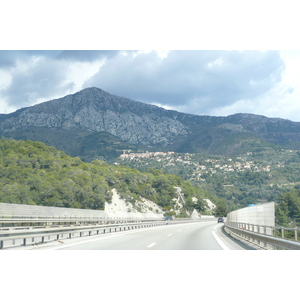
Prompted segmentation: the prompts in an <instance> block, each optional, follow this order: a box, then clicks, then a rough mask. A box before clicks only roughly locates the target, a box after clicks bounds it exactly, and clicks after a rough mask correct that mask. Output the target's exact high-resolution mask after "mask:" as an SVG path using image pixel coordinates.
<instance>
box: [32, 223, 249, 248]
mask: <svg viewBox="0 0 300 300" xmlns="http://www.w3.org/2000/svg"><path fill="white" fill-rule="evenodd" d="M171 222H172V221H171ZM171 222H169V224H168V225H166V226H158V227H149V228H142V229H135V230H129V231H123V232H114V233H109V234H104V235H101V236H96V237H82V238H77V239H72V240H64V242H63V243H62V244H60V245H55V246H51V247H46V248H45V249H49V250H245V249H244V248H243V247H241V246H240V245H239V244H237V243H235V242H234V241H233V240H232V239H230V238H228V237H227V236H226V235H225V234H224V233H223V231H222V226H223V224H222V223H219V224H218V223H217V222H216V221H205V222H196V223H184V224H174V225H173V224H171ZM38 248H39V247H37V248H36V249H38Z"/></svg>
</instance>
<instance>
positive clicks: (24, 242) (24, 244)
mask: <svg viewBox="0 0 300 300" xmlns="http://www.w3.org/2000/svg"><path fill="white" fill-rule="evenodd" d="M23 246H26V238H24V239H23Z"/></svg>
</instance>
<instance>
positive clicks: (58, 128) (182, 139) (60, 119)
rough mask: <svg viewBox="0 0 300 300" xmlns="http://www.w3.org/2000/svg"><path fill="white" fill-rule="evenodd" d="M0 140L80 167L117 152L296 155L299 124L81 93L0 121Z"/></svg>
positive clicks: (90, 91)
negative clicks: (278, 150)
mask: <svg viewBox="0 0 300 300" xmlns="http://www.w3.org/2000/svg"><path fill="white" fill-rule="evenodd" d="M0 136H4V137H7V138H15V139H24V140H26V139H30V140H35V141H41V142H44V143H45V144H47V145H49V146H54V147H56V148H57V149H59V150H63V151H65V152H66V153H67V154H69V155H71V156H79V157H81V158H86V161H90V160H93V159H97V158H99V157H107V156H108V155H111V156H114V157H117V156H119V155H120V154H122V149H133V148H134V147H140V148H141V149H149V148H151V151H175V152H190V153H193V152H202V153H208V154H222V155H237V154H239V153H245V152H247V151H254V150H255V149H262V148H263V147H275V146H280V147H287V148H290V149H299V150H300V123H297V122H291V121H289V120H283V119H277V118H267V117H264V116H259V115H254V114H235V115H231V116H228V117H211V116H197V115H192V114H185V113H179V112H176V111H172V110H166V109H163V108H161V107H157V106H155V105H149V104H144V103H141V102H138V101H134V100H130V99H126V98H123V97H118V96H115V95H111V94H109V93H107V92H105V91H103V90H101V89H99V88H95V87H93V88H87V89H85V90H82V91H80V92H78V93H75V94H73V95H67V96H65V97H63V98H60V99H55V100H51V101H47V102H45V103H41V104H38V105H35V106H32V107H29V108H22V109H20V110H18V111H16V112H14V113H12V114H7V115H4V114H2V115H0Z"/></svg>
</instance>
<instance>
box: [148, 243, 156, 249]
mask: <svg viewBox="0 0 300 300" xmlns="http://www.w3.org/2000/svg"><path fill="white" fill-rule="evenodd" d="M154 245H156V243H152V244H150V245H149V246H147V248H151V247H153V246H154Z"/></svg>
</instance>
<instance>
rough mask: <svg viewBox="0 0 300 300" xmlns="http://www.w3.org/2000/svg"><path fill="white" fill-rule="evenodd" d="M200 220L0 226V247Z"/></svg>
mask: <svg viewBox="0 0 300 300" xmlns="http://www.w3.org/2000/svg"><path fill="white" fill-rule="evenodd" d="M197 221H200V220H192V219H189V220H187V219H185V220H180V221H179V220H177V221H174V220H173V221H162V220H152V221H149V220H148V221H147V222H145V220H139V221H138V222H131V223H130V222H128V223H122V224H106V225H103V224H101V225H88V226H85V225H77V226H76V225H73V226H56V228H54V227H49V226H45V227H44V228H30V227H23V228H14V227H13V228H12V227H11V228H9V229H7V228H4V227H3V228H2V230H1V229H0V249H3V248H5V247H6V248H8V247H14V246H26V245H28V244H31V245H35V244H43V243H46V242H49V241H60V240H61V239H64V238H69V239H71V238H73V237H83V236H91V235H99V234H104V233H108V232H117V231H124V230H131V229H139V228H145V227H152V226H162V225H166V224H178V223H187V222H188V223H190V222H197Z"/></svg>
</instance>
